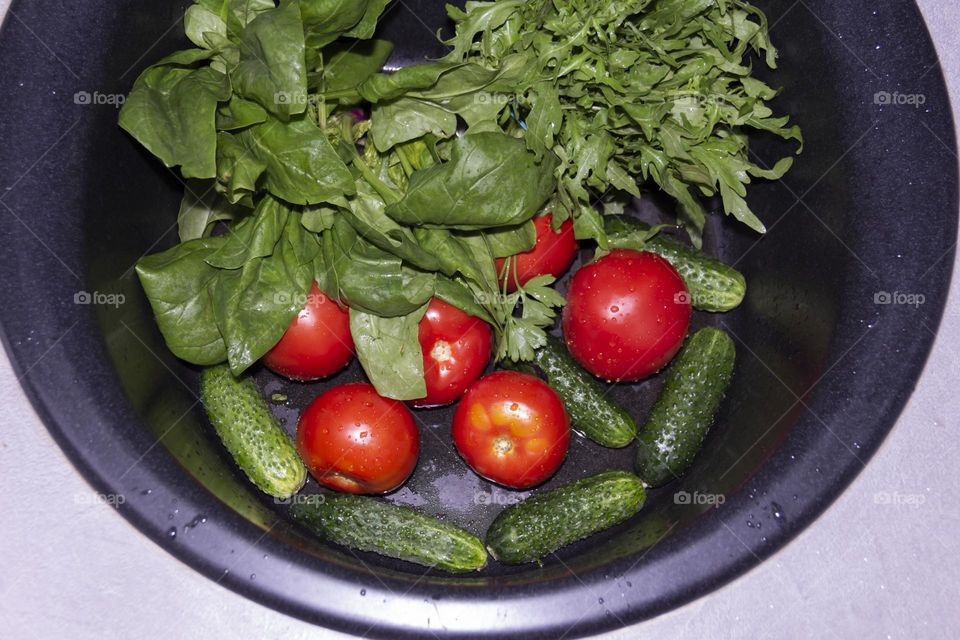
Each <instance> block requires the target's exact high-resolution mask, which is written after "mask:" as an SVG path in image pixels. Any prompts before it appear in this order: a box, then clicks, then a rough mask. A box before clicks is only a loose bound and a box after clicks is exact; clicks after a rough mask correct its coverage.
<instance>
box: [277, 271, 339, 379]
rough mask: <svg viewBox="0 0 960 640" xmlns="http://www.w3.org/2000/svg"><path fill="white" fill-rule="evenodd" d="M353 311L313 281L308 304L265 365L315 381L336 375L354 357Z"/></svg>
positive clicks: (291, 376)
mask: <svg viewBox="0 0 960 640" xmlns="http://www.w3.org/2000/svg"><path fill="white" fill-rule="evenodd" d="M353 351H354V347H353V337H352V336H351V335H350V314H349V313H348V312H347V311H346V310H345V309H341V308H340V305H338V304H337V303H336V302H334V301H333V300H331V299H330V298H328V297H327V296H325V295H323V292H321V291H320V289H318V288H317V283H313V286H312V287H311V288H310V294H309V295H308V296H307V304H306V305H305V306H304V307H303V310H302V311H301V312H300V313H299V314H297V317H296V318H294V319H293V321H291V322H290V326H289V327H288V328H287V331H286V333H284V334H283V337H282V338H280V342H278V343H277V344H276V346H274V347H273V349H271V350H270V351H269V352H267V354H266V355H265V356H263V364H265V365H266V366H267V368H268V369H270V370H271V371H273V372H274V373H278V374H280V375H282V376H286V377H287V378H290V379H291V380H300V381H305V380H316V379H318V378H326V377H327V376H331V375H333V374H335V373H336V372H337V371H340V369H343V368H344V367H345V366H347V363H349V362H350V359H351V358H353Z"/></svg>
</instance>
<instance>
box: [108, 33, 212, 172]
mask: <svg viewBox="0 0 960 640" xmlns="http://www.w3.org/2000/svg"><path fill="white" fill-rule="evenodd" d="M209 57H210V52H209V51H204V50H201V49H189V50H186V51H181V52H179V53H175V54H173V55H171V56H169V57H167V58H164V59H163V60H161V61H160V62H158V63H157V64H155V65H154V66H152V67H150V68H149V69H147V70H146V71H144V72H143V74H142V75H141V76H140V77H139V78H137V81H136V83H134V85H133V91H132V92H131V93H130V95H129V96H128V97H127V99H126V101H125V102H124V103H123V109H121V110H120V126H121V127H123V128H124V129H125V130H126V131H127V132H129V133H130V134H131V135H132V136H133V137H134V138H136V139H137V140H138V141H139V142H140V144H142V145H143V146H145V147H146V148H147V149H149V150H150V152H151V153H153V154H154V155H155V156H157V157H158V158H160V159H161V160H162V161H163V163H164V164H165V165H167V166H168V167H176V166H179V167H180V170H181V171H182V172H183V176H184V177H185V178H212V177H214V176H215V175H216V173H217V169H216V156H217V151H216V149H217V133H216V128H215V114H216V110H217V103H218V102H219V101H221V100H226V99H227V98H229V97H230V80H229V79H228V78H227V77H226V76H225V75H223V74H222V73H219V72H217V71H214V70H213V69H211V68H210V67H199V68H196V67H195V65H196V64H197V63H199V62H203V61H204V60H207V59H209Z"/></svg>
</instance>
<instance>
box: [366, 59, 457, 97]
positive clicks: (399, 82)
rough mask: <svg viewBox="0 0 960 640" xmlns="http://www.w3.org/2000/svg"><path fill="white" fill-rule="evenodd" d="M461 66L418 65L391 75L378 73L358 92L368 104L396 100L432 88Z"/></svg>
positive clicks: (367, 80)
mask: <svg viewBox="0 0 960 640" xmlns="http://www.w3.org/2000/svg"><path fill="white" fill-rule="evenodd" d="M459 66H460V65H456V64H454V65H451V64H439V63H434V64H417V65H411V66H409V67H402V68H400V69H397V70H396V71H393V72H391V73H377V74H374V75H372V76H370V77H369V78H367V79H366V80H364V81H363V82H362V83H360V85H359V86H358V87H357V92H358V93H359V94H360V96H361V97H362V98H363V99H364V100H366V101H367V102H373V103H377V102H384V101H387V100H394V99H396V98H400V97H402V96H403V95H405V94H407V93H409V92H411V91H414V90H417V89H428V88H430V87H432V86H433V85H435V84H436V83H437V80H439V79H440V77H441V76H442V75H443V74H445V73H449V72H450V71H452V70H453V69H456V68H457V67H459Z"/></svg>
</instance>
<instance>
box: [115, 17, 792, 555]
mask: <svg viewBox="0 0 960 640" xmlns="http://www.w3.org/2000/svg"><path fill="white" fill-rule="evenodd" d="M388 4H389V0H351V1H349V2H346V1H342V0H280V2H279V4H277V3H276V2H274V0H242V1H241V0H195V3H194V4H193V5H192V6H190V7H189V8H188V9H187V12H186V15H185V18H184V26H185V30H186V35H187V37H188V38H189V40H190V41H191V42H192V43H193V45H194V46H193V48H190V49H186V50H183V51H179V52H176V53H174V54H172V55H170V56H168V57H166V58H164V59H163V60H161V61H159V62H158V63H156V64H154V65H153V66H151V67H149V68H148V69H147V70H146V71H144V72H143V73H142V74H141V76H140V77H139V78H138V79H137V81H136V83H135V85H134V87H133V90H132V92H131V94H130V96H129V97H128V99H127V100H126V102H125V103H124V106H123V109H122V111H121V113H120V126H121V127H122V128H124V129H125V130H126V131H127V132H129V133H130V134H131V135H132V136H133V137H134V138H135V139H136V140H137V141H139V142H140V143H141V144H143V145H144V146H145V147H146V148H147V149H149V150H150V151H151V152H152V153H153V154H154V155H156V156H157V157H158V158H159V159H160V160H161V161H162V162H163V163H164V164H165V165H166V166H167V167H170V168H177V169H178V170H179V172H180V174H181V175H182V176H183V178H184V179H185V183H184V184H185V193H184V197H183V201H182V203H181V206H180V211H179V215H178V228H179V239H180V243H179V244H177V245H175V246H174V247H172V248H170V249H168V250H166V251H163V252H161V253H158V254H155V255H151V256H147V257H145V258H143V259H141V260H140V261H139V263H138V264H137V273H138V275H139V278H140V281H141V283H142V285H143V288H144V291H145V292H146V294H147V297H148V298H149V300H150V303H151V305H152V308H153V310H154V313H155V316H156V319H157V324H158V327H159V329H160V331H161V333H162V334H163V337H164V339H165V341H166V344H167V346H168V347H169V349H170V350H171V352H172V353H173V354H174V355H176V356H177V357H179V358H181V359H183V360H185V361H187V362H189V363H192V364H195V365H200V366H204V367H210V368H209V369H207V370H205V372H204V375H203V378H202V385H201V390H202V392H203V393H202V396H203V399H204V402H205V406H206V409H207V411H208V414H210V417H211V422H212V424H213V425H214V427H215V429H216V431H217V433H218V435H219V436H220V437H221V439H223V441H224V443H225V445H226V446H227V448H228V450H229V451H230V453H231V454H232V455H233V456H234V458H235V460H236V461H237V464H238V466H240V467H241V468H242V469H243V470H244V471H245V472H246V473H247V475H248V476H249V478H250V479H251V481H252V482H253V483H254V484H256V485H257V486H258V487H259V488H261V489H262V490H263V491H265V492H266V493H268V494H270V495H273V496H276V497H278V498H285V497H288V496H289V495H292V494H293V493H295V492H296V491H299V490H300V488H301V486H302V484H303V480H304V478H305V472H306V471H309V473H310V474H311V475H313V477H314V478H316V479H317V480H318V481H319V482H320V483H321V484H323V485H325V486H326V487H328V488H329V489H333V490H336V491H341V492H344V491H345V492H350V493H384V492H389V491H391V490H393V489H395V488H397V487H398V486H400V485H401V484H402V483H403V482H404V481H405V480H406V478H407V477H408V476H409V475H410V473H412V471H413V469H414V466H415V464H416V459H417V456H418V452H419V447H418V441H417V429H416V424H415V422H414V420H413V418H412V417H411V413H410V410H409V408H408V406H409V407H414V408H419V407H430V406H441V405H446V404H450V403H453V402H456V401H457V400H458V399H460V398H461V396H464V399H463V400H462V401H461V402H460V404H459V405H458V407H457V410H456V415H455V419H454V424H453V440H454V443H455V444H456V446H457V448H458V450H459V451H460V453H461V455H462V457H463V458H464V460H465V461H466V462H467V464H468V465H469V466H470V467H471V468H473V469H474V471H476V472H477V473H478V474H479V475H481V476H483V477H485V478H487V479H489V480H491V481H494V482H497V483H499V484H502V485H504V486H508V487H513V488H528V487H532V486H536V485H538V484H541V483H542V482H544V481H546V480H547V479H548V478H549V477H551V476H552V475H553V474H554V473H555V472H556V470H557V469H558V468H559V467H560V465H561V464H562V463H563V461H564V459H565V457H566V453H567V447H568V441H569V439H570V429H571V426H572V428H573V429H575V430H577V431H578V432H580V433H582V434H585V435H586V436H587V437H589V438H590V439H591V440H593V441H594V442H596V443H597V444H599V445H601V446H609V447H623V446H627V445H629V444H630V443H631V442H632V441H633V440H634V439H635V438H636V437H637V427H636V423H635V422H634V420H633V418H632V417H631V416H630V415H629V414H628V413H627V412H626V411H625V410H624V409H623V408H621V407H618V406H616V405H615V403H613V402H612V401H611V400H610V399H609V398H608V397H607V395H606V393H605V390H604V387H603V385H602V383H601V382H600V381H598V380H597V379H595V378H594V377H593V376H597V377H599V378H601V379H603V380H607V381H617V382H632V381H637V380H641V379H643V378H646V377H647V376H649V375H652V374H654V373H656V372H657V371H659V370H660V369H661V368H663V367H664V366H666V365H667V364H668V363H669V362H670V361H671V359H673V357H674V356H675V355H676V354H677V353H678V351H679V353H680V356H679V360H678V363H677V365H675V368H677V370H678V371H681V373H674V372H672V371H671V373H670V374H668V376H670V377H669V379H668V383H667V388H666V389H665V391H664V397H663V398H661V401H660V402H659V403H658V405H657V407H655V410H654V414H653V415H652V416H651V419H650V420H649V421H648V423H647V424H646V426H645V427H644V429H643V431H641V433H640V436H639V439H638V440H639V447H640V450H639V453H638V469H637V474H638V475H632V474H628V473H626V472H614V471H611V472H607V474H600V475H599V476H596V477H595V478H593V479H584V480H580V481H578V482H577V483H574V484H573V485H570V486H569V487H564V488H560V489H556V490H554V491H553V492H547V493H542V494H538V495H536V496H535V497H534V498H532V499H531V500H530V501H528V502H529V504H527V503H521V504H519V505H516V506H514V507H511V508H510V509H508V510H507V511H506V512H505V513H504V514H503V515H502V518H503V520H501V519H498V521H497V523H495V524H494V527H493V529H492V530H491V536H489V537H488V540H487V546H488V547H489V548H490V549H491V552H492V553H494V555H495V556H496V557H498V558H500V559H501V560H503V561H505V562H511V561H529V560H539V559H540V558H542V557H543V556H544V555H545V554H546V553H549V552H551V551H553V550H554V549H556V548H559V547H560V546H563V545H565V544H568V543H570V542H573V541H575V540H576V539H579V538H581V537H585V536H586V535H589V534H590V533H593V532H595V531H598V530H600V529H602V528H605V527H607V526H611V525H613V524H616V523H617V522H621V521H623V520H624V519H626V518H629V517H630V516H632V515H633V514H634V513H636V511H637V510H639V509H640V508H641V506H642V504H643V500H644V496H645V493H644V486H655V485H659V484H662V483H664V482H666V481H668V480H670V479H672V478H674V477H676V476H678V475H681V474H682V473H683V472H684V470H685V469H686V468H687V467H688V466H689V464H690V462H691V461H692V459H693V456H694V455H695V454H696V451H697V450H698V449H699V447H700V444H701V442H702V440H703V438H704V437H705V435H706V432H707V430H708V428H709V426H710V424H711V423H712V421H713V418H714V415H715V413H716V411H717V409H718V407H719V404H720V401H721V399H722V397H723V393H724V391H725V389H726V386H727V384H729V381H730V377H731V375H732V369H733V345H732V343H730V342H729V337H727V336H726V335H725V334H723V333H722V332H719V331H717V330H713V329H705V330H702V331H701V332H699V333H698V334H696V335H695V336H694V337H693V338H691V339H690V340H689V341H688V343H687V346H685V347H684V346H683V345H684V340H685V338H686V336H687V333H688V329H689V323H690V316H691V311H692V309H694V308H695V309H698V310H702V311H708V312H724V311H729V310H731V309H733V308H735V307H736V306H737V305H739V303H740V301H741V300H742V299H743V296H744V294H745V291H746V288H745V282H744V280H743V277H742V276H741V275H740V274H739V273H737V272H736V271H734V270H733V269H731V268H730V267H727V266H725V265H723V264H721V263H719V262H718V261H716V260H714V259H712V258H710V257H708V256H706V255H704V254H703V253H701V252H700V251H699V247H700V246H701V243H702V234H703V229H704V222H705V220H706V215H707V211H708V208H709V206H710V205H709V204H708V201H706V200H705V198H711V197H713V196H718V198H717V199H716V201H717V202H719V208H720V209H722V211H724V212H725V213H726V214H728V215H730V216H732V217H733V218H735V219H736V220H738V221H739V222H741V223H743V224H746V225H748V226H749V227H751V228H752V229H754V230H756V231H758V232H763V231H764V227H763V223H762V222H761V220H760V218H759V217H758V216H757V215H756V214H755V213H754V212H753V211H751V210H750V208H749V207H748V205H747V201H746V195H747V185H748V184H749V183H750V182H751V180H752V179H753V178H765V179H777V178H779V177H781V176H782V175H783V174H784V173H785V172H786V171H787V170H788V169H789V167H790V165H791V163H792V159H791V158H789V157H787V158H784V159H782V160H780V161H779V162H777V163H776V164H775V165H774V166H773V168H771V169H764V168H762V167H760V166H758V165H757V164H755V163H754V162H753V161H752V160H751V159H750V157H749V155H748V135H749V133H750V132H751V131H761V132H765V133H766V134H773V135H775V136H779V137H781V138H783V139H786V140H794V141H796V142H797V143H799V145H798V146H802V137H801V134H800V131H799V129H798V128H797V127H796V126H791V125H789V123H788V120H787V118H786V117H781V116H776V115H774V113H773V111H772V109H771V108H770V106H769V105H768V104H767V102H768V101H769V100H770V99H772V98H773V97H775V95H776V93H777V92H776V91H775V90H774V89H772V88H771V87H769V86H767V85H766V84H764V83H763V82H762V81H760V80H758V79H756V78H754V77H753V76H752V75H751V63H750V61H749V56H750V55H752V54H756V55H757V56H758V57H759V58H761V59H762V60H763V61H765V63H766V64H767V65H768V66H769V67H775V62H776V57H777V52H776V49H775V48H774V47H773V45H772V44H771V43H770V41H769V39H768V35H767V27H766V18H765V16H764V15H763V13H762V12H760V11H759V10H758V9H756V8H755V7H753V6H751V5H750V4H748V3H746V2H742V1H740V0H633V1H630V2H614V1H613V0H602V1H599V2H597V1H594V0H531V1H527V0H494V1H490V2H467V4H466V6H465V7H464V8H463V9H460V8H455V7H448V13H449V16H450V18H451V19H452V21H453V23H454V26H455V31H454V34H453V36H452V37H451V38H450V39H449V40H447V41H446V44H447V45H448V46H449V53H448V54H447V55H446V56H444V57H443V58H441V59H439V60H436V61H431V62H425V63H423V64H417V65H413V66H408V67H405V68H401V69H399V70H397V71H394V72H385V71H382V68H383V67H384V65H385V63H386V62H387V60H388V59H389V57H390V55H391V53H392V50H393V45H392V44H391V43H389V42H386V41H384V40H379V39H376V38H374V34H375V31H376V26H377V22H378V19H379V18H380V16H381V15H382V14H383V13H384V11H385V10H386V9H387V6H388ZM648 186H650V187H652V188H658V189H660V190H662V191H663V192H665V193H667V194H669V195H670V196H672V197H673V199H674V200H675V201H676V203H677V209H676V218H677V225H678V228H682V229H683V230H684V231H685V233H686V234H687V236H688V237H689V240H690V243H691V244H692V246H691V244H687V243H684V242H681V241H679V240H677V239H672V238H670V237H668V236H665V235H663V234H662V231H663V228H664V227H663V226H658V227H652V228H650V227H647V226H645V225H642V224H640V223H639V222H638V221H636V220H633V219H631V218H629V217H627V216H624V215H621V214H623V213H624V210H625V207H626V206H627V205H628V204H629V203H630V202H631V201H632V200H634V199H636V198H638V197H640V196H641V191H642V190H643V189H644V188H647V187H648ZM581 248H593V249H594V260H593V262H591V263H590V264H588V265H586V266H585V267H584V268H582V269H580V270H578V271H577V272H576V273H575V274H574V275H573V278H572V279H571V281H570V286H569V290H568V291H569V293H568V295H569V298H570V299H569V301H567V300H565V299H564V297H563V296H562V295H561V294H560V293H559V292H558V291H557V290H556V289H555V288H554V285H555V282H556V280H557V278H559V277H561V276H562V275H563V274H564V273H565V272H566V271H567V270H568V269H569V268H570V266H571V264H572V263H573V261H574V259H575V257H576V255H577V253H578V251H579V250H580V249H581ZM561 315H562V327H563V334H564V340H565V343H566V344H565V345H564V344H563V343H562V342H560V341H558V340H556V339H554V338H552V337H550V336H548V331H551V330H552V329H553V328H554V326H555V325H556V324H557V320H558V318H559V317H560V316H561ZM704 331H706V332H713V333H707V334H704V333H703V332H704ZM681 349H682V350H681ZM568 350H569V352H568ZM354 353H355V354H356V355H357V357H358V359H359V361H360V364H361V365H362V367H363V370H364V372H365V373H366V376H367V378H368V379H369V381H370V384H369V385H366V384H353V385H341V386H339V387H334V388H333V389H329V390H328V391H326V392H325V393H323V394H321V395H320V396H319V397H318V398H317V399H316V400H315V401H314V402H313V403H312V404H311V405H310V406H309V407H307V408H306V409H305V411H304V413H303V416H302V417H301V420H300V424H299V427H298V434H297V440H296V443H295V445H294V443H293V442H292V441H289V437H288V436H287V435H286V434H285V432H283V429H282V427H280V426H279V424H277V423H276V421H275V419H273V418H272V416H270V414H269V409H268V408H267V407H266V405H265V401H263V399H262V398H260V397H259V396H258V395H257V393H256V389H255V388H253V387H252V383H250V381H249V379H248V378H247V377H245V375H244V374H245V372H246V371H247V370H248V369H250V368H251V367H252V366H254V365H255V364H257V363H259V362H262V363H263V364H264V365H265V366H266V367H268V368H269V369H270V370H272V371H273V372H275V373H277V374H278V375H281V376H284V377H287V378H289V379H292V380H296V381H301V382H303V381H311V380H317V379H321V378H326V377H329V376H331V375H334V374H336V373H337V372H338V371H339V370H340V369H342V368H343V367H344V366H346V365H347V364H348V363H349V361H350V360H351V359H352V357H353V355H354ZM717 358H720V360H717ZM491 359H492V360H493V361H494V362H495V363H498V364H500V365H502V366H503V367H504V368H507V369H510V370H509V371H502V372H496V373H493V374H491V375H489V376H487V377H483V378H481V376H482V375H483V372H484V370H485V369H486V368H487V366H488V364H489V361H490V360H491ZM718 362H719V363H720V364H718ZM701 370H702V373H703V375H688V373H690V372H694V373H697V372H701ZM591 374H593V375H591ZM539 376H542V377H543V378H545V379H546V382H544V381H543V380H541V379H540V377H539ZM464 394H466V395H464ZM404 403H406V404H404ZM571 422H572V425H571ZM671 447H675V448H676V450H675V451H672V450H671ZM278 474H280V475H278ZM638 476H639V477H638ZM549 505H553V506H549ZM558 509H561V510H563V511H564V514H563V515H562V517H561V516H558V515H557V510H558ZM548 511H549V512H552V513H553V514H554V515H553V516H552V517H553V518H558V517H559V520H558V522H562V521H563V519H564V518H573V519H574V520H576V526H571V527H569V528H567V529H566V530H564V531H562V532H561V531H560V530H559V529H562V527H554V526H553V525H551V518H548V517H547V516H546V515H545V514H546V513H547V512H548ZM292 513H293V515H294V517H296V518H298V519H299V520H301V521H302V522H303V523H304V525H305V526H306V527H308V528H310V529H312V530H314V531H315V532H317V533H318V535H321V536H323V537H325V538H327V539H329V540H332V541H335V542H338V543H340V544H346V545H348V546H354V547H356V548H360V549H364V550H368V551H378V552H380V553H384V554H386V555H391V556H393V557H399V558H403V559H407V560H412V561H417V562H421V563H428V564H431V565H434V566H438V567H441V568H444V569H447V570H451V571H458V570H463V571H466V570H474V569H478V568H481V567H482V566H483V565H484V564H485V563H486V555H485V553H483V545H482V543H480V542H479V540H477V539H476V538H475V537H474V536H472V534H469V533H467V532H464V531H461V530H459V529H456V528H455V527H452V526H451V525H448V524H445V523H438V522H432V521H431V520H430V518H429V517H427V516H424V515H423V514H420V513H417V512H414V511H411V510H408V509H400V508H399V507H393V506H392V505H389V504H387V503H384V502H381V501H377V500H375V499H373V498H361V497H358V498H356V499H353V498H351V499H349V500H348V499H345V497H344V496H340V495H337V494H330V495H329V500H327V501H326V502H324V503H323V506H322V508H321V507H317V508H311V507H310V506H304V505H296V508H295V509H293V510H292ZM345 522H352V523H353V524H354V525H355V526H347V525H345V524H344V523H345ZM525 527H526V528H525ZM534 539H535V544H534V542H533V540H534ZM524 541H526V542H524ZM478 545H479V546H478ZM424 546H432V548H431V549H426V550H425V549H424ZM478 548H479V549H480V552H478V551H477V550H478ZM511 559H512V560H511Z"/></svg>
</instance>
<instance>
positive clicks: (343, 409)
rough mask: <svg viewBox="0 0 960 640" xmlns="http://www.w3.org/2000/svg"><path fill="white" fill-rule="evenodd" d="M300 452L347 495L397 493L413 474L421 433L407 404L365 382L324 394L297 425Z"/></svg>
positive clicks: (321, 477) (322, 479)
mask: <svg viewBox="0 0 960 640" xmlns="http://www.w3.org/2000/svg"><path fill="white" fill-rule="evenodd" d="M297 451H298V452H299V453H300V457H301V458H302V459H303V462H304V464H306V465H307V469H308V470H309V471H310V474H311V475H312V476H313V477H314V478H316V480H317V482H319V483H320V484H322V485H324V486H326V487H329V488H331V489H335V490H337V491H344V492H347V493H368V494H380V493H387V492H389V491H393V490H394V489H396V488H398V487H399V486H400V485H402V484H403V483H404V481H406V479H407V478H408V477H410V474H411V473H413V469H414V467H416V464H417V456H418V455H419V452H420V441H419V432H418V430H417V426H416V424H415V423H414V420H413V416H412V415H410V411H409V410H408V409H407V408H406V406H404V404H403V403H402V402H398V401H396V400H390V399H388V398H384V397H382V396H381V395H379V394H378V393H377V391H376V389H374V388H373V385H370V384H367V383H364V382H355V383H350V384H344V385H340V386H337V387H333V388H332V389H328V390H327V391H325V392H323V393H321V394H320V395H319V396H317V397H316V398H315V399H314V400H313V402H311V403H310V404H309V405H308V406H307V408H306V409H304V411H303V414H302V415H301V416H300V421H299V422H298V424H297Z"/></svg>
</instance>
